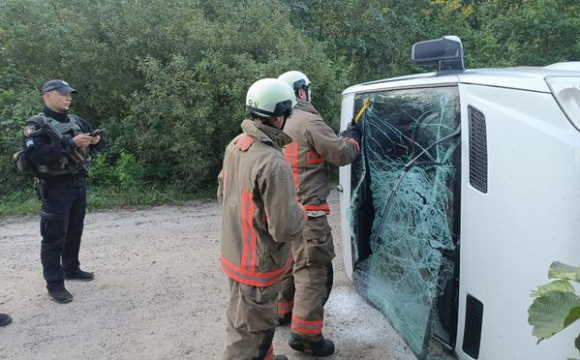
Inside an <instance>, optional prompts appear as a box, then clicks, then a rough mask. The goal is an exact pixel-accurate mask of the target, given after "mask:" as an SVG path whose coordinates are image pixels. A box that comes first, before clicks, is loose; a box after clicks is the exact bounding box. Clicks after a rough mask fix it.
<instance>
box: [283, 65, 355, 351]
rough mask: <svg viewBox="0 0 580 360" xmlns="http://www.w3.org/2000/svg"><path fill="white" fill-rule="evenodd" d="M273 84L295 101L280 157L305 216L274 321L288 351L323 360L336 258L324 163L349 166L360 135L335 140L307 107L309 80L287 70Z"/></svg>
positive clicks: (329, 348)
mask: <svg viewBox="0 0 580 360" xmlns="http://www.w3.org/2000/svg"><path fill="white" fill-rule="evenodd" d="M278 79H280V80H282V81H284V82H286V83H287V84H288V85H290V86H291V87H292V88H293V90H294V91H295V94H296V100H297V101H298V104H297V105H296V107H295V108H294V112H293V114H292V116H291V117H290V119H288V123H287V124H286V127H285V129H284V131H285V132H286V133H287V134H288V135H290V137H292V139H293V142H292V143H290V144H288V145H286V148H285V153H286V160H287V162H288V163H289V164H290V167H291V168H292V172H293V176H294V178H293V180H294V185H295V186H296V190H297V197H298V201H300V203H301V204H302V205H303V206H304V209H305V210H306V211H307V214H308V221H307V222H306V225H305V226H304V231H303V232H302V239H301V241H298V242H294V243H292V256H293V257H294V269H293V272H292V269H290V271H289V272H288V273H287V274H286V276H285V278H284V281H283V290H282V292H281V294H280V302H279V306H278V316H279V318H281V319H284V318H285V317H286V318H288V315H291V319H292V325H291V336H290V340H289V345H290V347H292V348H293V349H295V350H298V351H302V352H305V353H310V354H313V355H315V356H328V355H331V354H333V353H334V344H333V342H332V341H330V340H326V339H324V337H323V335H322V325H323V318H324V309H323V306H324V302H325V297H326V293H327V281H328V279H329V276H331V274H330V270H331V269H332V265H331V261H332V259H333V258H334V256H335V254H334V244H333V241H332V234H331V228H330V225H329V224H328V221H327V219H326V216H327V215H328V214H329V213H330V207H329V206H328V203H327V202H326V198H327V197H328V194H329V192H330V189H329V187H328V163H331V164H334V165H338V166H342V165H347V164H350V163H351V162H352V161H353V160H354V159H355V158H356V156H357V154H358V152H359V150H360V138H361V134H360V131H359V130H358V129H355V128H350V129H349V130H347V132H345V134H344V135H343V136H336V134H335V133H334V131H332V129H331V128H330V127H329V126H328V125H326V124H325V123H324V121H323V120H322V117H321V116H320V114H319V113H318V112H317V111H316V109H315V108H314V107H313V106H312V104H311V103H310V88H309V87H310V80H309V79H308V78H307V77H306V75H304V74H303V73H301V72H299V71H289V72H287V73H284V74H282V75H281V76H280V77H279V78H278ZM292 275H293V276H294V281H293V282H292Z"/></svg>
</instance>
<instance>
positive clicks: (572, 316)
mask: <svg viewBox="0 0 580 360" xmlns="http://www.w3.org/2000/svg"><path fill="white" fill-rule="evenodd" d="M578 319H580V305H578V306H574V307H573V308H571V309H570V312H569V313H568V316H566V319H565V320H564V327H566V326H568V325H570V324H572V323H573V322H574V321H576V320H578Z"/></svg>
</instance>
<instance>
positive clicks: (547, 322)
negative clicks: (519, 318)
mask: <svg viewBox="0 0 580 360" xmlns="http://www.w3.org/2000/svg"><path fill="white" fill-rule="evenodd" d="M578 306H580V297H579V296H577V295H576V294H573V293H569V292H549V293H546V294H544V295H542V296H540V297H538V298H536V299H535V300H534V302H533V304H532V305H531V306H530V308H529V309H528V315H529V317H528V322H529V323H530V325H532V326H533V327H534V330H533V334H534V336H535V337H537V338H538V343H539V342H540V341H542V340H543V339H548V338H550V337H551V336H552V335H554V334H556V333H557V332H560V331H561V330H562V329H564V328H565V327H566V326H568V325H570V322H568V321H567V320H568V316H569V315H570V313H571V311H572V309H575V308H576V307H578Z"/></svg>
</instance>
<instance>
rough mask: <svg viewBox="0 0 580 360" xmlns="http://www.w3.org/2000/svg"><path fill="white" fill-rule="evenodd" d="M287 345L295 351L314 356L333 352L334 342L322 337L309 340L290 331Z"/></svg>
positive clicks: (327, 354)
mask: <svg viewBox="0 0 580 360" xmlns="http://www.w3.org/2000/svg"><path fill="white" fill-rule="evenodd" d="M288 345H290V347H291V348H292V349H294V350H296V351H300V352H303V353H305V354H310V355H314V356H329V355H332V354H334V343H333V342H332V341H330V340H326V339H324V337H322V338H321V339H320V340H309V339H306V338H303V337H302V336H300V335H297V334H295V333H290V340H289V341H288Z"/></svg>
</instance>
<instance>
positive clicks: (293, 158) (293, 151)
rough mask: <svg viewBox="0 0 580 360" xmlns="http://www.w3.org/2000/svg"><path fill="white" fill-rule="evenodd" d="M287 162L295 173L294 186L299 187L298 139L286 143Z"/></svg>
mask: <svg viewBox="0 0 580 360" xmlns="http://www.w3.org/2000/svg"><path fill="white" fill-rule="evenodd" d="M286 162H288V164H289V165H290V167H291V168H292V173H293V174H294V187H295V188H296V189H298V143H297V142H296V141H294V142H291V143H290V144H288V145H286Z"/></svg>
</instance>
